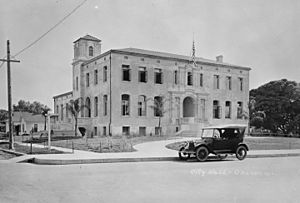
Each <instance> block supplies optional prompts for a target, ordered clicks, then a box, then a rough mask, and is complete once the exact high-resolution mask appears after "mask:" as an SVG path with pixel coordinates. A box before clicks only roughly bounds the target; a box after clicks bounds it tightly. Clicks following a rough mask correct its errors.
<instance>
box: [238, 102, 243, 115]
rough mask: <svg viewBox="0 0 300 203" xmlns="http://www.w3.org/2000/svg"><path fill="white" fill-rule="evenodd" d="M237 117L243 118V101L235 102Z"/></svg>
mask: <svg viewBox="0 0 300 203" xmlns="http://www.w3.org/2000/svg"><path fill="white" fill-rule="evenodd" d="M237 118H238V119H241V118H243V102H241V101H239V102H237Z"/></svg>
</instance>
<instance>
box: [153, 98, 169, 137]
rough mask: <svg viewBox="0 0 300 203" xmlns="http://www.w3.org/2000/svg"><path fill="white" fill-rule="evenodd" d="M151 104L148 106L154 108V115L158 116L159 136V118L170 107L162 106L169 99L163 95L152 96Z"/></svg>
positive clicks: (159, 127)
mask: <svg viewBox="0 0 300 203" xmlns="http://www.w3.org/2000/svg"><path fill="white" fill-rule="evenodd" d="M150 100H153V105H151V106H150V107H151V108H152V109H153V110H154V116H157V117H158V129H159V136H161V118H162V117H163V116H164V115H165V113H166V112H168V111H170V110H171V109H166V108H164V106H165V104H166V103H167V102H168V101H169V99H166V98H165V97H164V96H157V97H154V99H152V98H150Z"/></svg>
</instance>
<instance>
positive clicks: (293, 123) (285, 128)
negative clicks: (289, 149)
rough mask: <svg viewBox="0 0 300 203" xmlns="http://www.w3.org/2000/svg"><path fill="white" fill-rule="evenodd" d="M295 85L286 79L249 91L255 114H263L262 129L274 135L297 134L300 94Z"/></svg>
mask: <svg viewBox="0 0 300 203" xmlns="http://www.w3.org/2000/svg"><path fill="white" fill-rule="evenodd" d="M298 88H299V87H298V86H297V83H296V82H294V81H288V80H286V79H282V80H277V81H271V82H269V83H267V84H265V85H262V86H260V87H259V88H257V89H253V90H251V91H250V96H252V97H253V98H255V101H256V104H255V112H259V111H260V112H264V113H265V118H264V119H263V127H264V128H266V129H269V130H271V131H272V132H274V133H277V132H282V133H284V134H289V133H300V132H299V120H298V119H299V117H300V116H299V114H300V93H299V89H298Z"/></svg>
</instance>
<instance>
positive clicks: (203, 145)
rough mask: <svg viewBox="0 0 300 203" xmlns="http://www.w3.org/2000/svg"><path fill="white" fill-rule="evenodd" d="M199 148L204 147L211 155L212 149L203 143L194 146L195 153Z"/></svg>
mask: <svg viewBox="0 0 300 203" xmlns="http://www.w3.org/2000/svg"><path fill="white" fill-rule="evenodd" d="M199 147H206V148H207V149H208V151H209V152H210V153H211V152H212V149H211V148H210V147H209V146H208V145H207V144H205V143H199V145H196V146H195V151H196V150H197V149H198V148H199Z"/></svg>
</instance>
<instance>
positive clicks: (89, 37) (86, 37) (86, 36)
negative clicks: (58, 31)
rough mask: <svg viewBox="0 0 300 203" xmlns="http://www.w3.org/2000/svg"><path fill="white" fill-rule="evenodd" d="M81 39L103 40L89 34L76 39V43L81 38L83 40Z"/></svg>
mask: <svg viewBox="0 0 300 203" xmlns="http://www.w3.org/2000/svg"><path fill="white" fill-rule="evenodd" d="M81 39H83V40H89V41H95V42H101V40H100V39H98V38H96V37H93V36H91V35H88V34H87V35H85V36H84V37H80V38H79V39H77V40H76V41H74V43H75V42H77V41H79V40H81Z"/></svg>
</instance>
